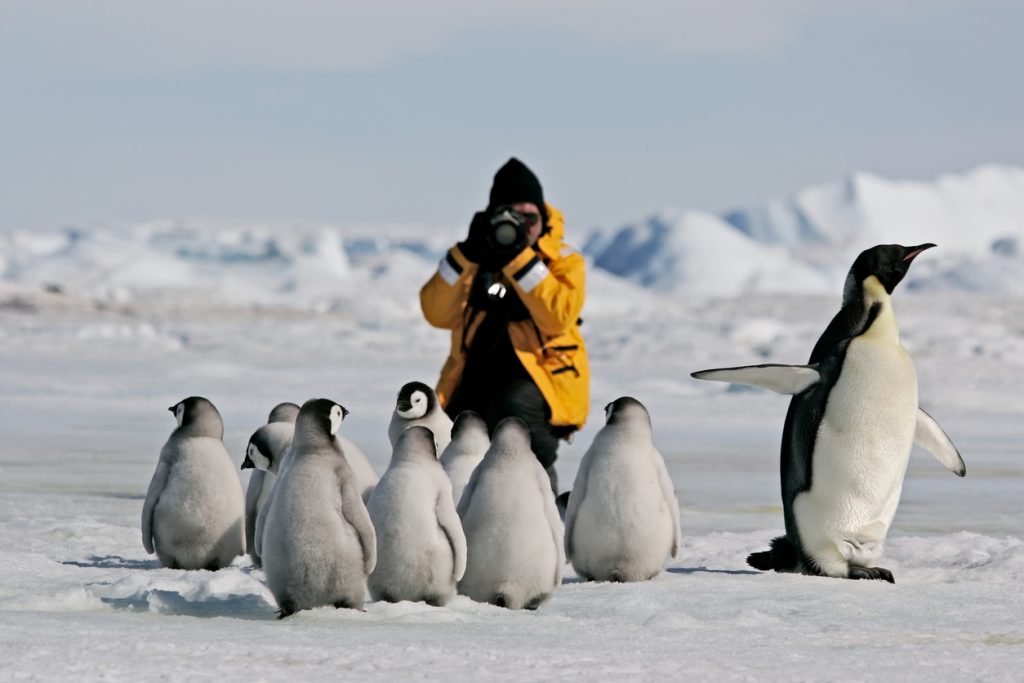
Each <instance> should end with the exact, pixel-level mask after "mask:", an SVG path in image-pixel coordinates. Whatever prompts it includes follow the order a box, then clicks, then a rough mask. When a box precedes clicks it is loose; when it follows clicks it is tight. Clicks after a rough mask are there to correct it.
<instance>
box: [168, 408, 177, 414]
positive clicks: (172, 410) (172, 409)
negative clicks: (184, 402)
mask: <svg viewBox="0 0 1024 683" xmlns="http://www.w3.org/2000/svg"><path fill="white" fill-rule="evenodd" d="M177 407H178V406H171V407H170V408H168V409H167V410H169V411H170V412H172V413H173V412H174V409H175V408H177Z"/></svg>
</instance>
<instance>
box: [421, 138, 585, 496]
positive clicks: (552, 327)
mask: <svg viewBox="0 0 1024 683" xmlns="http://www.w3.org/2000/svg"><path fill="white" fill-rule="evenodd" d="M563 233H564V225H563V220H562V214H561V212H559V211H558V209H555V208H554V207H552V206H549V205H547V204H545V203H544V194H543V191H542V190H541V186H540V182H539V181H538V180H537V177H536V176H535V175H534V174H533V173H532V172H531V171H530V169H529V168H527V167H526V166H525V165H524V164H523V163H522V162H521V161H519V160H518V159H515V158H512V159H509V161H508V163H506V164H505V165H504V166H502V167H501V168H500V169H499V170H498V172H497V173H496V174H495V176H494V184H493V185H492V187H491V194H490V202H489V203H488V205H487V209H486V210H485V211H481V212H480V213H477V214H476V215H475V216H474V217H473V220H472V222H471V223H470V226H469V234H468V236H467V237H466V239H465V240H463V241H462V242H459V243H458V244H456V245H455V246H453V247H452V248H451V249H449V250H448V253H447V254H446V255H445V257H444V258H443V259H441V263H440V265H439V266H438V270H437V272H436V273H434V275H433V276H432V277H431V278H430V280H429V281H428V282H427V283H426V284H425V285H424V286H423V289H422V290H420V305H421V307H422V308H423V314H424V316H425V317H426V319H427V322H429V323H430V324H431V325H433V326H435V327H440V328H443V329H449V330H451V331H452V347H451V352H450V354H449V356H448V360H447V361H446V362H445V364H444V367H443V368H442V370H441V378H440V380H439V381H438V384H437V395H438V399H439V400H440V401H441V405H442V406H444V408H445V410H446V411H447V413H448V414H449V415H450V416H451V417H453V418H454V417H455V416H456V415H458V413H460V412H461V411H463V410H474V411H476V412H477V413H479V414H480V416H481V417H482V418H483V419H484V420H485V421H486V422H487V427H488V429H489V430H490V431H491V432H492V433H493V431H494V428H495V426H496V425H497V424H498V422H500V421H501V420H502V419H503V418H505V417H509V416H512V415H514V416H516V417H519V418H522V419H523V420H524V421H525V422H526V424H527V425H528V426H529V428H530V437H531V445H532V448H533V452H534V453H535V454H536V456H537V459H538V460H539V461H540V464H541V465H543V466H544V468H545V469H546V470H547V472H548V476H549V477H550V478H551V488H552V490H553V491H554V492H555V495H557V494H558V480H557V476H556V475H555V468H554V462H555V458H556V456H557V451H558V440H559V439H560V438H568V437H569V436H570V435H571V434H572V433H573V432H574V431H576V430H578V429H579V428H580V427H582V426H583V423H584V421H585V420H586V418H587V412H588V410H589V407H590V395H589V394H590V387H589V384H590V373H589V369H588V366H587V353H586V348H585V347H584V345H583V338H582V337H581V336H580V331H579V324H580V322H581V321H580V319H579V315H580V311H581V310H582V309H583V298H584V292H583V286H584V279H585V273H584V260H583V256H582V255H581V254H579V253H577V252H575V251H573V250H572V249H571V248H569V247H568V246H567V245H565V244H564V243H563V242H562V235H563Z"/></svg>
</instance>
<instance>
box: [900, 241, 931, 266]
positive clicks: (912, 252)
mask: <svg viewBox="0 0 1024 683" xmlns="http://www.w3.org/2000/svg"><path fill="white" fill-rule="evenodd" d="M935 246H938V245H936V244H932V243H931V242H928V243H927V244H919V245H917V246H916V247H910V248H909V251H907V255H906V256H904V257H903V261H904V262H905V263H909V262H910V261H913V260H914V259H915V258H917V256H918V254H920V253H921V252H922V251H924V250H925V249H931V248H932V247H935Z"/></svg>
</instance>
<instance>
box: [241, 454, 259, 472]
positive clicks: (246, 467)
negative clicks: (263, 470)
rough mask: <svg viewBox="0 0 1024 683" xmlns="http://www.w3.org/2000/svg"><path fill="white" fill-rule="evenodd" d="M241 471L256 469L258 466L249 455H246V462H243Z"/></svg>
mask: <svg viewBox="0 0 1024 683" xmlns="http://www.w3.org/2000/svg"><path fill="white" fill-rule="evenodd" d="M239 469H243V470H252V469H256V465H255V464H253V461H252V458H250V457H249V454H248V453H246V454H245V460H243V461H242V466H241V467H240V468H239Z"/></svg>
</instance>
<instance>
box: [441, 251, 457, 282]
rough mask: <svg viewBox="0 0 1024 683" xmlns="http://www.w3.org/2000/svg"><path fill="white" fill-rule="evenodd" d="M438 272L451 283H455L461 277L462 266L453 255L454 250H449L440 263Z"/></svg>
mask: <svg viewBox="0 0 1024 683" xmlns="http://www.w3.org/2000/svg"><path fill="white" fill-rule="evenodd" d="M437 272H438V273H439V274H440V275H441V277H442V278H443V279H444V281H445V282H447V283H448V284H449V285H454V284H455V283H456V282H457V281H458V279H459V274H460V273H462V266H460V265H459V262H458V261H456V260H455V257H454V256H452V252H450V251H449V252H448V253H447V254H445V255H444V258H443V259H441V263H439V264H438V266H437Z"/></svg>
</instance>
